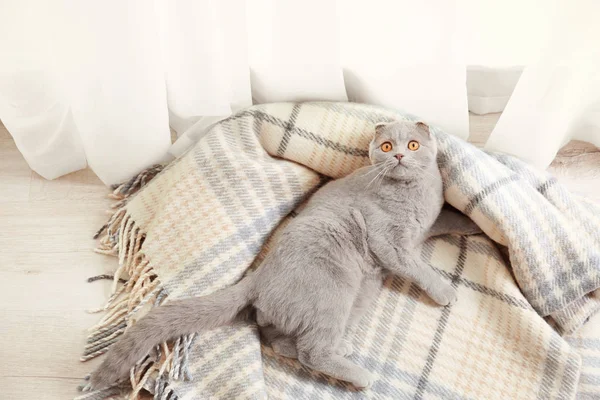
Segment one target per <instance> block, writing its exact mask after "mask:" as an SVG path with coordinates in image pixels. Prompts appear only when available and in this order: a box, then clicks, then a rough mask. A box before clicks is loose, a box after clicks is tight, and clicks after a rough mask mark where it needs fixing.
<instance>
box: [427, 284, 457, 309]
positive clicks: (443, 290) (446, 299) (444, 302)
mask: <svg viewBox="0 0 600 400" xmlns="http://www.w3.org/2000/svg"><path fill="white" fill-rule="evenodd" d="M430 296H431V298H432V299H433V301H435V302H436V303H438V304H439V305H441V306H449V305H452V304H454V303H456V300H457V299H458V295H457V293H456V289H455V288H453V287H452V286H451V285H449V284H447V283H446V284H444V285H442V286H440V287H438V288H436V290H435V291H433V292H432V293H430Z"/></svg>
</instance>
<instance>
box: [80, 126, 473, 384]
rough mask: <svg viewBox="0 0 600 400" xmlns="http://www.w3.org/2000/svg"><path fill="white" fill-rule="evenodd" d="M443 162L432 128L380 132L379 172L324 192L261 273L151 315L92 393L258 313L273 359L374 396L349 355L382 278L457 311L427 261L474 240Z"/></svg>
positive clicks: (116, 352)
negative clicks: (446, 243)
mask: <svg viewBox="0 0 600 400" xmlns="http://www.w3.org/2000/svg"><path fill="white" fill-rule="evenodd" d="M436 153H437V147H436V142H435V140H434V138H433V137H431V135H430V132H429V127H428V126H427V125H426V124H424V123H421V122H418V123H412V122H407V121H400V122H393V123H389V124H378V125H377V126H376V129H375V137H374V138H373V140H372V142H371V144H370V148H369V156H370V159H371V162H372V165H371V166H368V167H364V168H361V169H359V170H357V171H355V172H354V173H352V174H351V175H349V176H347V177H345V178H341V179H338V180H335V181H332V182H330V183H328V184H327V185H325V186H324V187H323V188H321V189H320V190H319V191H318V192H317V193H316V194H315V195H314V196H313V197H312V198H311V199H310V201H309V202H308V204H307V206H306V208H305V209H304V210H303V211H302V212H301V213H300V214H299V215H298V216H297V217H296V218H295V219H293V220H292V221H291V222H290V224H289V225H288V226H287V227H286V228H285V229H284V231H283V232H282V234H281V236H280V238H279V239H278V242H277V243H276V245H275V246H274V248H273V250H272V251H271V252H270V253H269V254H268V255H267V257H266V258H265V260H264V262H263V263H262V265H261V266H260V267H259V268H258V269H257V270H256V271H255V272H253V273H250V274H248V275H247V276H246V277H245V278H243V279H242V280H241V281H240V282H239V283H237V284H235V285H233V286H231V287H228V288H225V289H222V290H220V291H218V292H216V293H213V294H210V295H208V296H203V297H196V298H190V299H185V300H177V301H173V302H170V303H168V304H166V305H164V306H161V307H157V308H155V309H153V310H152V311H151V312H150V313H149V314H148V315H147V316H146V317H144V318H142V319H141V320H140V321H139V322H138V323H137V324H135V325H133V326H132V327H131V328H130V329H129V330H128V331H127V332H126V333H125V335H124V336H123V338H122V339H121V340H120V341H119V342H118V343H116V344H115V345H114V346H113V347H112V348H111V349H110V351H109V352H108V354H107V356H106V358H105V360H104V362H103V363H102V365H101V366H100V367H99V368H98V369H97V370H96V371H95V372H94V373H93V374H92V377H91V381H92V384H93V385H94V386H95V387H105V386H108V385H110V384H114V383H116V382H117V381H118V380H120V379H122V378H125V377H126V376H127V375H128V371H129V369H130V368H131V367H132V366H133V365H134V364H135V363H136V362H138V361H139V360H140V359H141V358H142V357H143V356H145V355H146V354H147V353H148V352H149V351H150V350H151V349H152V348H153V347H154V346H155V345H157V344H159V343H161V342H163V341H166V340H169V339H174V338H176V337H179V336H181V335H187V334H190V333H194V332H198V331H202V330H206V329H211V328H215V327H218V326H221V325H224V324H228V323H231V322H232V321H233V320H234V319H236V317H237V316H238V314H240V312H241V311H242V310H244V309H246V308H247V307H248V306H253V307H254V309H256V319H257V322H258V325H259V326H260V327H261V334H262V336H263V338H264V340H265V341H267V342H268V343H270V344H271V346H272V348H273V350H274V351H275V352H277V353H279V354H281V355H283V356H288V357H295V358H298V360H299V361H300V362H301V363H302V364H304V365H306V366H307V367H310V368H312V369H314V370H317V371H320V372H322V373H324V374H327V375H330V376H332V377H334V378H337V379H340V380H343V381H347V382H351V383H352V384H354V385H355V386H356V387H358V388H365V387H368V386H370V385H371V384H372V383H373V382H374V381H375V376H374V375H372V374H371V373H370V372H368V371H366V370H365V369H363V368H362V367H360V366H358V365H356V364H355V363H353V362H352V361H350V360H348V359H346V358H344V356H345V355H347V354H349V353H350V352H351V351H352V348H351V345H350V340H349V339H351V338H352V335H353V331H354V328H355V327H356V325H357V324H358V322H359V321H360V319H361V317H362V315H363V313H364V311H365V310H366V309H367V308H368V306H369V304H370V301H371V300H372V299H373V298H374V297H375V296H376V293H377V291H378V290H379V289H380V288H381V285H382V278H383V275H384V274H387V273H392V274H397V275H400V276H403V277H406V278H408V279H410V280H412V281H414V282H415V283H416V284H417V285H418V286H419V287H420V288H421V289H423V290H424V291H425V292H426V293H427V294H428V295H429V296H430V297H431V298H432V299H433V300H434V301H435V302H436V303H438V304H440V305H444V306H445V305H449V304H452V303H454V302H455V301H456V290H455V289H454V288H453V287H452V286H451V285H450V284H449V283H448V282H446V281H445V280H444V279H442V278H441V276H440V275H439V274H437V273H436V272H435V271H434V270H433V269H432V268H431V267H430V266H428V265H426V264H425V263H424V262H422V261H421V258H420V247H421V244H422V243H423V241H424V240H425V239H426V238H427V237H429V236H433V235H439V234H444V233H449V232H459V233H467V234H471V233H478V232H479V230H478V228H477V227H476V226H475V225H474V224H473V223H472V222H471V221H470V220H468V219H467V218H466V217H464V216H462V215H461V214H458V213H452V212H444V213H442V214H440V211H441V209H442V205H443V202H444V199H443V194H442V179H441V176H440V172H439V169H438V167H437V163H436ZM438 216H439V218H438ZM436 219H437V222H436ZM434 222H435V225H434Z"/></svg>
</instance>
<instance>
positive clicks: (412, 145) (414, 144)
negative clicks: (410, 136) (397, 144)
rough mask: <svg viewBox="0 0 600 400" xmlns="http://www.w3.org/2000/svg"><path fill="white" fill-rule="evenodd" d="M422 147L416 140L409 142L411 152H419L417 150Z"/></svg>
mask: <svg viewBox="0 0 600 400" xmlns="http://www.w3.org/2000/svg"><path fill="white" fill-rule="evenodd" d="M420 146H421V145H420V144H419V142H417V141H416V140H411V141H410V142H408V149H409V150H412V151H417V150H419V147H420Z"/></svg>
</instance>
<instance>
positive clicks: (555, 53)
mask: <svg viewBox="0 0 600 400" xmlns="http://www.w3.org/2000/svg"><path fill="white" fill-rule="evenodd" d="M598 16H600V2H598V1H596V0H578V1H569V2H567V1H563V2H560V4H559V5H558V8H557V9H556V14H555V16H554V17H553V24H552V31H551V34H550V35H549V37H548V38H546V40H544V42H543V44H542V46H541V51H540V53H539V55H538V56H537V57H536V58H535V59H534V60H533V62H532V63H531V64H530V65H528V66H527V67H526V68H525V69H524V71H523V74H522V76H521V78H520V79H519V82H518V83H517V85H516V87H515V90H514V93H513V95H512V97H511V99H510V101H509V102H508V104H507V106H506V109H505V110H504V112H503V114H502V116H501V117H500V120H499V121H498V124H497V125H496V127H495V129H494V131H493V132H492V134H491V136H490V138H489V140H488V142H487V144H486V146H485V147H486V149H489V150H494V151H501V152H504V153H508V154H513V155H515V156H517V157H519V158H521V159H523V160H525V161H527V162H529V163H530V164H533V165H536V166H538V167H540V168H545V167H547V166H548V165H550V163H551V162H552V160H553V159H554V156H555V155H556V153H557V152H558V150H559V149H560V148H561V147H562V146H563V145H564V144H566V143H567V142H568V141H569V140H571V139H580V140H584V141H588V142H591V143H594V144H596V145H597V146H600V45H599V40H600V24H598Z"/></svg>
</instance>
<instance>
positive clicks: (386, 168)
mask: <svg viewBox="0 0 600 400" xmlns="http://www.w3.org/2000/svg"><path fill="white" fill-rule="evenodd" d="M381 164H383V169H381V171H379V173H378V174H377V175H375V178H373V179H371V181H370V182H369V183H368V184H367V186H366V189H368V188H369V187H370V186H371V184H372V183H373V182H375V181H376V180H377V178H379V177H380V176H381V175H382V174H384V173H385V172H386V171H387V170H389V168H390V167H393V163H392V165H388V164H390V162H389V160H386V161H383V162H382V163H381Z"/></svg>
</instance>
